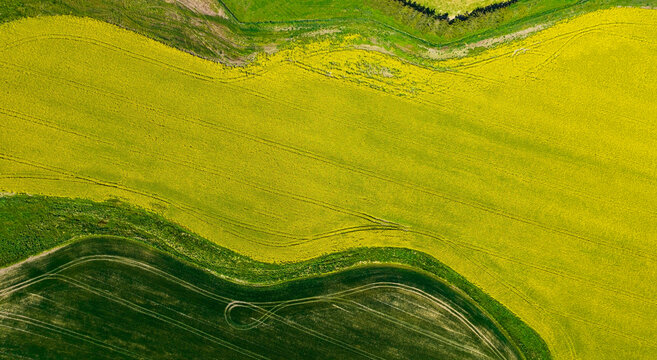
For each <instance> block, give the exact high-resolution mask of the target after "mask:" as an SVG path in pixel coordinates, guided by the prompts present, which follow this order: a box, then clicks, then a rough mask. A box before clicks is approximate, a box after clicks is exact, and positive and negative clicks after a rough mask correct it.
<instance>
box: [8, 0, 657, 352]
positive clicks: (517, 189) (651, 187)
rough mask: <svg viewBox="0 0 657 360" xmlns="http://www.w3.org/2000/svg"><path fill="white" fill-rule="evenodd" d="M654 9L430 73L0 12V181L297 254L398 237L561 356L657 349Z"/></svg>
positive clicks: (393, 63)
mask: <svg viewBox="0 0 657 360" xmlns="http://www.w3.org/2000/svg"><path fill="white" fill-rule="evenodd" d="M654 39H657V11H652V10H640V9H626V8H623V9H613V10H607V11H600V12H595V13H591V14H588V15H585V16H582V17H579V18H576V19H573V20H571V21H568V22H563V23H560V24H558V25H556V26H554V27H551V28H549V29H547V30H545V31H542V32H540V33H538V34H536V35H534V36H531V37H529V38H527V39H525V40H521V41H517V42H513V43H509V44H505V45H502V46H500V47H498V48H495V49H492V50H489V51H486V52H484V53H482V54H480V55H478V56H475V57H468V58H464V59H460V60H450V61H445V62H441V63H437V64H436V69H427V68H421V67H418V66H414V65H411V64H408V63H404V62H402V61H400V60H397V59H395V58H392V57H388V56H386V55H383V54H379V53H374V52H367V51H363V50H355V49H349V47H348V42H349V39H345V44H329V43H317V44H313V45H309V46H306V47H303V48H301V47H300V48H296V49H295V50H291V51H286V52H280V53H278V54H276V55H274V56H271V57H269V58H261V59H259V60H258V61H257V62H256V63H255V64H253V65H251V66H249V67H246V68H242V69H236V68H228V67H224V66H222V65H219V64H214V63H210V62H207V61H203V60H201V59H198V58H194V57H192V56H190V55H188V54H185V53H182V52H179V51H176V50H174V49H171V48H168V47H166V46H164V45H161V44H159V43H156V42H154V41H151V40H149V39H146V38H144V37H141V36H138V35H136V34H133V33H130V32H127V31H124V30H121V29H118V28H116V27H113V26H110V25H107V24H103V23H99V22H95V21H92V20H87V19H78V18H72V17H52V18H40V19H28V20H21V21H18V22H15V23H9V24H5V25H2V26H1V27H0V68H1V70H0V191H5V192H10V191H14V192H27V193H38V194H46V195H57V196H68V197H83V198H90V199H96V200H102V199H107V198H110V197H118V198H121V199H124V200H127V201H129V202H131V203H134V204H137V205H140V206H142V207H145V208H148V209H151V210H154V211H157V212H158V213H160V214H162V215H163V216H165V217H167V218H169V219H171V220H173V221H175V222H177V223H179V224H182V225H184V226H186V227H187V228H189V229H191V230H192V231H194V232H196V233H199V234H200V235H202V236H205V237H207V238H208V239H210V240H212V241H214V242H216V243H218V244H220V245H222V246H226V247H228V248H230V249H233V250H235V251H238V252H240V253H242V254H246V255H248V256H251V257H253V258H255V259H258V260H264V261H295V260H301V259H308V258H311V257H315V256H318V255H320V254H322V253H327V252H334V251H338V250H342V249H347V248H352V247H361V246H399V247H408V248H413V249H417V250H421V251H424V252H426V253H429V254H431V255H433V256H435V257H436V258H437V259H439V260H440V261H443V262H444V263H446V264H447V265H448V266H450V267H452V268H453V269H454V270H456V271H457V272H459V273H461V274H463V275H464V276H465V277H466V278H467V279H468V280H470V281H472V282H473V283H475V284H477V285H478V286H480V287H481V288H482V289H483V290H484V291H486V292H487V293H489V294H490V295H491V296H493V297H494V298H496V299H497V300H499V301H500V302H501V303H502V304H504V305H505V306H507V307H508V308H510V309H511V310H512V311H513V312H514V313H515V314H517V315H518V316H520V317H521V318H522V319H523V320H524V321H526V322H527V323H528V324H529V325H530V326H532V327H533V328H534V329H536V330H537V331H538V333H539V334H540V335H541V336H542V337H543V338H544V339H545V340H546V342H547V343H548V345H549V346H550V349H551V351H552V352H553V354H554V356H555V358H557V359H630V358H631V359H654V358H656V357H657V338H656V337H655V334H656V333H657V321H655V319H657V300H655V297H654V294H655V293H656V292H657V285H656V284H657V266H656V265H657V251H655V243H656V241H657V225H656V220H657V206H656V205H655V204H657V186H656V185H657V146H656V145H657V136H656V130H657V97H656V96H655V94H657V67H655V66H653V64H655V63H657V42H656V41H655V40H654Z"/></svg>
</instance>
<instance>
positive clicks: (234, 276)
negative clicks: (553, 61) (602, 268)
mask: <svg viewBox="0 0 657 360" xmlns="http://www.w3.org/2000/svg"><path fill="white" fill-rule="evenodd" d="M94 237H101V238H104V239H108V240H111V239H116V240H117V241H124V240H125V241H136V242H138V243H140V244H146V245H148V246H151V247H153V248H155V249H158V250H160V251H163V252H165V253H167V254H170V255H171V256H174V257H175V258H176V259H178V260H180V261H183V262H185V263H188V264H191V265H193V266H196V267H199V268H201V269H205V270H208V271H210V272H211V273H213V274H214V275H217V276H219V277H221V278H224V279H227V280H230V281H233V282H237V283H242V284H250V285H273V284H277V283H278V284H280V283H284V282H289V281H293V280H299V279H307V278H310V277H317V276H324V275H326V274H330V273H335V272H340V271H344V270H347V269H353V268H357V267H366V266H370V265H373V264H386V265H387V266H400V267H403V268H407V269H411V270H413V271H418V272H423V273H425V274H427V275H430V276H431V277H433V278H435V279H436V280H438V281H441V282H443V283H446V284H447V285H449V286H450V287H452V288H453V289H454V290H456V291H457V292H459V293H460V294H461V295H463V296H464V298H466V299H469V300H471V301H472V303H473V304H474V305H475V306H477V307H479V308H480V309H481V310H482V311H483V312H484V313H485V314H487V315H489V316H490V318H491V319H493V320H494V321H495V322H497V324H498V325H499V327H500V329H502V330H503V331H506V335H507V336H508V337H509V338H510V339H511V340H512V342H513V343H514V344H515V346H516V347H517V348H518V349H519V351H520V353H522V354H523V355H524V356H525V357H526V358H527V359H550V358H551V355H550V351H549V349H548V347H547V345H546V343H545V342H544V341H543V339H542V338H541V337H540V336H539V335H538V334H537V333H536V332H535V331H534V330H533V329H532V328H530V327H529V326H528V325H527V324H525V323H524V322H523V321H522V320H521V319H519V318H518V317H517V316H515V315H514V314H513V313H511V312H510V311H509V310H508V309H507V308H506V307H504V306H503V305H502V304H500V303H499V302H497V301H496V300H495V299H493V298H491V297H490V296H489V295H487V294H486V293H484V292H483V291H482V290H481V289H479V288H478V287H476V286H475V285H473V284H472V283H470V282H469V281H468V280H466V279H465V278H463V277H462V276H461V275H459V274H458V273H456V272H455V271H453V270H452V269H450V268H449V267H447V266H446V265H444V264H442V263H441V262H440V261H438V260H436V259H435V258H433V257H431V256H429V255H427V254H425V253H422V252H419V251H414V250H409V249H404V248H355V249H351V250H348V251H342V252H338V253H332V254H328V255H323V256H320V257H317V258H315V259H311V260H306V261H302V262H290V263H280V264H273V263H265V262H259V261H256V260H253V259H251V258H248V257H246V256H243V255H240V254H237V253H235V252H233V251H230V250H228V249H226V248H223V247H221V246H218V245H216V244H214V243H212V242H210V241H208V240H206V239H204V238H201V237H200V236H198V235H196V234H194V233H192V232H190V231H188V230H186V229H184V228H182V227H181V226H179V225H177V224H174V223H171V222H169V221H167V220H165V219H164V218H162V217H161V216H159V215H156V214H153V213H150V212H147V211H145V210H142V209H139V208H135V207H132V206H130V205H128V204H126V203H123V202H120V201H117V200H109V201H105V202H93V201H89V200H82V199H75V200H74V199H68V198H58V197H45V196H30V195H9V196H3V197H0V239H1V241H0V267H8V266H16V265H18V264H21V263H22V262H23V261H25V260H26V259H28V258H30V257H34V256H38V254H43V252H50V251H52V250H53V249H56V248H59V247H62V246H66V245H68V244H71V243H74V242H78V241H82V240H85V239H90V238H94ZM11 264H14V265H11Z"/></svg>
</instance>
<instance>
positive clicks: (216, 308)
mask: <svg viewBox="0 0 657 360" xmlns="http://www.w3.org/2000/svg"><path fill="white" fill-rule="evenodd" d="M0 284H3V285H2V288H1V289H0V343H2V344H4V345H3V348H4V351H5V352H10V353H14V354H18V355H21V356H29V357H33V358H40V359H61V358H70V359H89V358H112V359H116V358H144V357H145V358H163V357H167V358H180V359H184V358H190V355H191V357H193V358H202V359H236V358H245V359H246V358H255V359H308V358H326V357H330V358H340V359H359V358H366V359H381V358H403V359H429V358H439V359H446V360H447V359H509V360H510V359H519V358H520V355H519V354H518V353H517V349H515V347H514V346H513V345H512V344H511V343H510V341H509V340H508V338H506V337H505V336H504V335H503V333H502V332H501V331H500V330H499V329H497V327H496V325H495V324H494V323H493V322H492V321H491V320H490V319H489V318H488V317H487V316H486V315H484V314H483V313H482V312H481V310H480V309H479V308H477V307H476V306H474V305H473V304H472V303H471V302H470V301H469V300H467V299H465V298H463V297H462V296H461V295H460V294H459V293H458V292H456V291H455V290H453V289H451V288H450V287H449V286H447V285H445V284H444V283H442V282H440V281H436V279H435V278H432V277H430V276H427V275H424V274H420V273H417V272H414V271H411V270H405V269H401V268H395V267H382V266H376V267H375V266H369V267H360V268H354V269H351V270H346V271H344V272H339V273H333V274H330V275H326V276H320V277H311V278H305V279H302V280H297V281H290V282H285V283H282V284H277V285H273V286H267V287H253V286H247V285H238V284H235V283H231V282H229V281H225V280H220V279H217V278H216V277H215V276H213V275H211V274H210V273H207V272H204V271H201V270H199V269H197V268H195V267H191V266H189V265H186V264H184V263H182V262H180V261H177V260H175V259H174V258H172V257H170V256H168V255H166V254H164V253H162V252H160V251H157V250H155V249H153V248H151V247H148V246H146V245H143V244H139V243H137V242H133V241H129V240H125V239H121V238H117V237H92V238H87V239H84V240H81V241H78V242H75V243H72V244H70V245H68V246H65V247H64V248H61V249H58V250H57V251H55V252H52V253H48V254H47V255H45V256H42V257H39V258H37V259H33V260H32V261H29V262H26V263H23V264H21V265H20V266H18V267H13V268H10V269H8V270H5V272H4V273H0ZM25 331H29V332H31V336H25ZM42 336H45V339H44V338H42ZM192 354H193V355H192Z"/></svg>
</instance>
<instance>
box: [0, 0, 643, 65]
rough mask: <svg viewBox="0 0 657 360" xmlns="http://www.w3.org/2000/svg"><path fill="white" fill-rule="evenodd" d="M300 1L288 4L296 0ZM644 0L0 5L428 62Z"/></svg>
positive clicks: (220, 45)
mask: <svg viewBox="0 0 657 360" xmlns="http://www.w3.org/2000/svg"><path fill="white" fill-rule="evenodd" d="M226 3H228V5H227V4H226ZM189 4H196V5H195V6H190V5H189ZM199 4H201V5H202V6H201V5H199ZM220 4H221V5H220ZM301 4H302V5H303V2H301ZM302 5H298V4H297V5H292V6H296V8H299V7H301V8H303V6H302ZM338 5H339V6H338ZM651 5H655V1H653V0H643V1H641V0H596V1H567V2H563V1H541V0H521V1H518V2H515V3H513V4H510V5H509V6H507V7H504V8H500V9H496V10H494V11H489V12H488V11H487V12H484V13H482V14H479V15H477V16H474V17H469V18H466V19H463V20H457V21H455V22H451V21H447V20H446V19H443V18H440V17H435V16H430V15H428V14H423V13H422V12H419V11H417V10H415V9H413V8H412V7H410V6H407V5H404V4H403V2H400V1H396V0H384V1H381V0H353V1H352V2H350V3H348V4H344V5H343V3H342V2H337V5H336V4H333V5H331V6H328V10H327V8H324V7H310V8H309V9H306V10H304V11H305V12H303V13H304V14H305V15H304V17H303V18H299V19H296V18H289V16H290V15H289V12H283V11H282V10H281V6H267V7H265V8H266V9H265V10H262V13H261V14H260V15H257V16H260V17H258V18H254V19H250V18H249V17H248V16H247V15H250V13H248V12H246V11H247V9H246V8H245V9H239V8H238V9H236V4H231V3H230V2H229V1H224V2H218V3H214V2H212V1H209V2H208V1H200V2H195V3H189V2H187V1H182V0H180V1H160V2H159V3H158V4H157V6H153V4H151V3H150V2H140V1H136V2H132V3H131V4H130V5H129V6H128V5H122V6H120V5H118V4H117V3H116V2H114V1H112V0H100V1H95V2H93V4H89V3H88V2H84V1H80V0H66V1H61V2H45V1H42V0H28V1H16V0H13V1H8V2H5V3H4V4H2V5H0V23H1V22H8V21H12V20H16V19H20V18H24V17H35V16H48V15H75V16H81V17H91V18H94V19H97V20H100V21H104V22H108V23H111V24H115V25H118V26H120V27H122V28H125V29H128V30H131V31H134V32H137V33H139V34H142V35H145V36H148V37H150V38H152V39H155V40H157V41H160V42H163V43H165V44H167V45H170V46H173V47H176V48H178V49H180V50H183V51H187V52H190V53H192V54H194V55H197V56H200V57H203V58H206V59H210V60H214V61H220V62H224V63H230V64H233V65H241V64H245V63H247V62H250V61H252V60H253V59H255V58H256V55H257V54H262V53H272V52H276V51H278V50H280V49H286V48H290V47H294V46H296V44H298V43H308V42H312V41H314V40H316V39H317V38H321V39H326V38H328V39H332V40H334V41H338V42H340V41H342V39H344V38H345V37H349V36H353V35H360V38H359V41H358V43H357V45H358V46H363V45H365V46H366V47H367V48H368V49H371V50H378V51H383V52H387V53H392V54H395V55H397V56H399V57H402V58H406V59H409V60H413V61H418V62H431V61H432V59H436V58H439V59H442V58H449V57H460V56H464V55H466V54H468V53H469V52H471V51H473V50H474V51H478V50H477V49H481V48H484V47H489V46H492V45H495V44H499V43H501V42H505V41H508V40H510V39H514V38H517V37H523V36H526V34H528V33H531V32H534V31H536V30H538V29H540V28H543V27H545V26H548V25H550V24H553V23H555V22H557V21H560V20H563V19H567V18H573V17H575V16H578V15H582V14H584V13H588V12H592V11H595V10H599V9H605V8H610V7H613V6H637V7H638V6H651ZM231 8H232V9H233V10H231ZM334 8H335V9H334ZM345 8H346V10H345ZM249 9H250V8H249ZM343 10H344V11H343ZM345 11H346V13H345ZM286 16H288V18H286Z"/></svg>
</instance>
